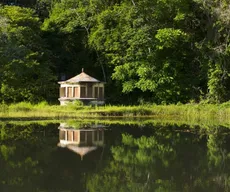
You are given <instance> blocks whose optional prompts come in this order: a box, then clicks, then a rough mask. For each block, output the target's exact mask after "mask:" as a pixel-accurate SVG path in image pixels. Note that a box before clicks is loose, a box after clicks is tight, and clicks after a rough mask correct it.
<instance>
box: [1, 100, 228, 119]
mask: <svg viewBox="0 0 230 192" xmlns="http://www.w3.org/2000/svg"><path fill="white" fill-rule="evenodd" d="M98 117H103V118H108V117H109V118H111V117H122V118H134V117H141V118H142V117H148V118H152V119H161V120H162V121H164V120H174V121H186V122H193V121H194V122H202V121H206V122H207V121H210V122H211V121H216V122H225V123H230V102H227V103H223V104H185V105H137V106H122V105H121V106H111V105H106V106H82V105H78V104H70V105H67V106H59V105H48V104H47V103H46V102H42V103H39V104H34V105H32V104H31V103H27V102H21V103H17V104H11V105H6V104H0V119H2V120H3V119H27V120H36V119H50V120H52V119H75V118H98Z"/></svg>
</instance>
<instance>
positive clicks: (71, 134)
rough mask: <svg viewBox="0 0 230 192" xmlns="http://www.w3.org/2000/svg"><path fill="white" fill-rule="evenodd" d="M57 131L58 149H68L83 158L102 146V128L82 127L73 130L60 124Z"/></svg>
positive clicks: (66, 125)
mask: <svg viewBox="0 0 230 192" xmlns="http://www.w3.org/2000/svg"><path fill="white" fill-rule="evenodd" d="M58 129H59V143H58V146H59V147H63V148H68V149H70V150H71V151H73V152H75V153H77V154H79V155H80V156H81V159H83V156H84V155H86V154H88V153H90V152H91V151H94V150H96V149H97V148H98V147H102V146H104V126H99V125H97V126H84V127H82V128H80V129H79V128H78V129H76V128H74V127H71V126H69V125H68V124H66V123H61V124H60V126H59V127H58Z"/></svg>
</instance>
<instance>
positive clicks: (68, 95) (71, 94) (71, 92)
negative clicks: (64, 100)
mask: <svg viewBox="0 0 230 192" xmlns="http://www.w3.org/2000/svg"><path fill="white" fill-rule="evenodd" d="M67 97H73V88H72V87H68V93H67Z"/></svg>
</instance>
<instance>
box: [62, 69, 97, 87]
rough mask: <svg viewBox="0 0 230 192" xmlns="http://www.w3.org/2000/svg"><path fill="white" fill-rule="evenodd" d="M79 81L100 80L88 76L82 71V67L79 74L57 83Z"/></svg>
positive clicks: (95, 81) (92, 81) (93, 81)
mask: <svg viewBox="0 0 230 192" xmlns="http://www.w3.org/2000/svg"><path fill="white" fill-rule="evenodd" d="M80 82H91V83H99V82H100V81H99V80H97V79H95V78H93V77H91V76H89V75H88V74H86V73H85V72H84V69H82V72H81V73H80V74H79V75H76V76H74V77H72V78H70V79H68V80H66V81H61V82H58V83H59V84H62V83H80Z"/></svg>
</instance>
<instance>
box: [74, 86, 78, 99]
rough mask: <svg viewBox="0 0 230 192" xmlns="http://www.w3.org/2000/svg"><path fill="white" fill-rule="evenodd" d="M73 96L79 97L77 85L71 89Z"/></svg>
mask: <svg viewBox="0 0 230 192" xmlns="http://www.w3.org/2000/svg"><path fill="white" fill-rule="evenodd" d="M73 97H79V90H78V87H74V89H73Z"/></svg>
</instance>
